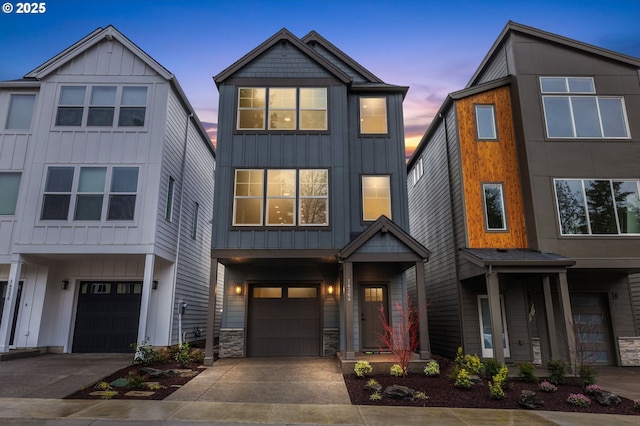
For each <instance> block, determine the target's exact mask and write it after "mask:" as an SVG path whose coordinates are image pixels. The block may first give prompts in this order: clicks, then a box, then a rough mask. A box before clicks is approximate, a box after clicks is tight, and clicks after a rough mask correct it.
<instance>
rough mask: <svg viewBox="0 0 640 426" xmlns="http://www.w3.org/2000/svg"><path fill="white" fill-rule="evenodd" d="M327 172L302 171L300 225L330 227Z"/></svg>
mask: <svg viewBox="0 0 640 426" xmlns="http://www.w3.org/2000/svg"><path fill="white" fill-rule="evenodd" d="M328 174H329V173H328V171H327V170H300V178H299V180H300V184H299V194H300V197H299V199H300V207H299V210H300V213H299V217H300V225H303V226H304V225H328V224H329V219H328V214H327V212H328V211H329V210H328V204H329V181H328Z"/></svg>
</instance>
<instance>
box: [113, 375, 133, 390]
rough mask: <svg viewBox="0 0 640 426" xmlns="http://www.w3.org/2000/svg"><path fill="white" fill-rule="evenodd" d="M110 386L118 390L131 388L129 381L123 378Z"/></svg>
mask: <svg viewBox="0 0 640 426" xmlns="http://www.w3.org/2000/svg"><path fill="white" fill-rule="evenodd" d="M109 384H110V385H111V386H114V387H117V388H126V387H127V386H129V380H127V379H125V378H124V377H121V378H119V379H115V380H114V381H113V382H111V383H109Z"/></svg>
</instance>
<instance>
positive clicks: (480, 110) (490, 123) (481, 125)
mask: <svg viewBox="0 0 640 426" xmlns="http://www.w3.org/2000/svg"><path fill="white" fill-rule="evenodd" d="M474 108H475V112H476V136H477V138H478V139H479V140H495V139H497V138H498V134H497V131H496V115H495V106H494V105H475V106H474Z"/></svg>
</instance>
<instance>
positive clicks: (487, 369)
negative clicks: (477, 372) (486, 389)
mask: <svg viewBox="0 0 640 426" xmlns="http://www.w3.org/2000/svg"><path fill="white" fill-rule="evenodd" d="M501 368H502V363H500V362H498V361H497V360H495V359H493V358H489V359H485V360H484V361H483V362H482V371H483V372H484V375H485V376H486V377H493V376H495V375H496V374H498V373H499V372H500V369H501Z"/></svg>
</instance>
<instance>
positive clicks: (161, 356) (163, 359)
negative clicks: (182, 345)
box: [153, 348, 173, 364]
mask: <svg viewBox="0 0 640 426" xmlns="http://www.w3.org/2000/svg"><path fill="white" fill-rule="evenodd" d="M172 359H173V355H172V354H171V351H170V350H169V349H167V348H159V349H157V350H156V351H154V352H153V361H154V362H159V363H162V364H166V363H168V362H170V361H171V360H172Z"/></svg>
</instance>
